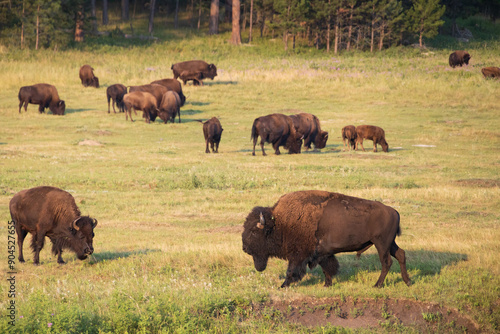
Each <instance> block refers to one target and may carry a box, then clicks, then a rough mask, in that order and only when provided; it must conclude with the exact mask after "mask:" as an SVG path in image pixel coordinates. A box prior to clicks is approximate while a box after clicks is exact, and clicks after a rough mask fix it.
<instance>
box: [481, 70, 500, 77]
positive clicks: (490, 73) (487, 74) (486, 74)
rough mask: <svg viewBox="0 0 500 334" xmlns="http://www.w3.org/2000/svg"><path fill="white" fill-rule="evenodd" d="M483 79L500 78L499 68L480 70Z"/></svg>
mask: <svg viewBox="0 0 500 334" xmlns="http://www.w3.org/2000/svg"><path fill="white" fill-rule="evenodd" d="M481 73H483V75H484V77H485V78H496V79H499V78H500V67H484V68H482V69H481Z"/></svg>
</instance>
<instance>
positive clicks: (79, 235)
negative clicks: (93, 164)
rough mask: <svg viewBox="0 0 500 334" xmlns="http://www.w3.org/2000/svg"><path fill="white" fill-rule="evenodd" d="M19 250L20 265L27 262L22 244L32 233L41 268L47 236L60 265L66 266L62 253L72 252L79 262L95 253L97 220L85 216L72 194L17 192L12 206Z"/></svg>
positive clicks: (40, 189) (42, 190)
mask: <svg viewBox="0 0 500 334" xmlns="http://www.w3.org/2000/svg"><path fill="white" fill-rule="evenodd" d="M9 209H10V216H11V217H12V221H13V222H14V225H15V228H16V233H17V242H18V247H19V262H24V256H23V242H24V238H26V235H27V234H28V232H29V233H31V234H32V235H33V237H32V239H31V248H32V249H33V252H34V253H35V255H34V258H33V263H34V264H40V251H41V250H42V248H43V246H44V243H45V236H47V237H49V239H50V241H51V242H52V253H54V255H57V263H61V264H62V263H64V261H63V259H62V252H63V250H64V249H70V250H72V251H74V252H75V253H76V256H77V257H78V259H80V260H85V259H86V258H87V256H88V255H91V254H92V253H93V252H94V247H93V246H92V242H93V239H94V228H95V227H96V225H97V220H95V219H94V218H90V217H88V216H82V215H81V214H80V210H79V209H78V207H77V206H76V203H75V199H74V198H73V196H71V194H70V193H68V192H66V191H64V190H62V189H59V188H55V187H36V188H31V189H26V190H22V191H20V192H18V193H17V194H15V195H14V197H12V199H11V200H10V204H9Z"/></svg>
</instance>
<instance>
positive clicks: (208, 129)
mask: <svg viewBox="0 0 500 334" xmlns="http://www.w3.org/2000/svg"><path fill="white" fill-rule="evenodd" d="M199 122H201V121H199ZM222 131H224V129H223V128H222V125H221V124H220V121H219V120H218V119H217V117H212V118H211V119H209V120H208V121H206V122H203V135H204V136H205V145H206V149H205V153H210V150H209V149H208V144H210V147H211V148H212V153H219V143H220V139H221V136H222ZM214 146H215V150H214Z"/></svg>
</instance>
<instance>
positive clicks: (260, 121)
mask: <svg viewBox="0 0 500 334" xmlns="http://www.w3.org/2000/svg"><path fill="white" fill-rule="evenodd" d="M259 136H260V147H261V148H262V155H266V152H265V151H264V143H271V144H272V145H273V148H274V153H275V154H280V150H279V147H280V146H284V147H285V148H286V149H288V151H289V153H291V154H292V153H300V146H301V145H302V139H303V138H302V137H300V136H298V135H297V132H296V131H295V127H294V125H293V120H292V119H291V118H290V117H289V116H286V115H283V114H271V115H267V116H262V117H258V118H256V119H255V120H254V121H253V125H252V137H251V138H252V139H253V151H252V155H255V145H256V144H257V138H258V137H259Z"/></svg>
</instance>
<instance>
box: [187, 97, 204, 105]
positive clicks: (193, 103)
mask: <svg viewBox="0 0 500 334" xmlns="http://www.w3.org/2000/svg"><path fill="white" fill-rule="evenodd" d="M186 100H187V98H186ZM186 104H190V105H192V106H208V105H209V104H210V102H194V101H186Z"/></svg>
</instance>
